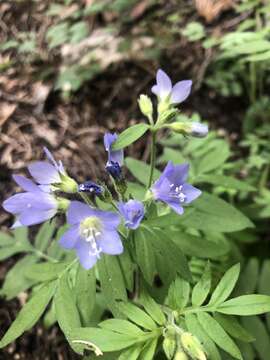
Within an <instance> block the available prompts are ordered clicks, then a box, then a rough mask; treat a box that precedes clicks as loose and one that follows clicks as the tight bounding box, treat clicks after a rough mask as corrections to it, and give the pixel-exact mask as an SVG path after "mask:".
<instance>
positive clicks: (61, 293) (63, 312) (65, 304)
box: [54, 271, 81, 353]
mask: <svg viewBox="0 0 270 360" xmlns="http://www.w3.org/2000/svg"><path fill="white" fill-rule="evenodd" d="M68 276H69V274H68V271H66V273H65V274H64V275H63V276H62V277H61V278H60V279H59V283H58V289H57V292H56V295H55V297H54V304H55V314H56V318H57V321H58V324H59V326H60V328H61V330H62V331H63V333H64V334H65V337H66V338H67V340H68V341H69V343H70V345H71V346H72V348H73V350H74V351H76V352H79V353H80V351H79V349H78V347H76V345H75V346H74V344H73V343H72V342H71V341H70V335H69V334H70V330H71V329H73V328H78V327H80V326H81V321H80V315H79V311H78V309H77V306H76V302H75V296H74V292H73V291H72V290H71V288H70V286H69V282H68Z"/></svg>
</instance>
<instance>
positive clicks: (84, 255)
mask: <svg viewBox="0 0 270 360" xmlns="http://www.w3.org/2000/svg"><path fill="white" fill-rule="evenodd" d="M75 248H76V252H77V256H78V258H79V260H80V264H81V265H82V267H83V268H85V269H86V270H88V269H91V268H92V267H93V266H94V265H95V263H96V262H97V259H98V258H97V256H95V255H91V254H90V253H89V244H87V243H86V242H85V241H83V240H82V241H78V242H77V244H76V246H75Z"/></svg>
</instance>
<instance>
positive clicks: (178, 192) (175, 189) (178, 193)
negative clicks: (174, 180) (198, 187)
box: [170, 184, 187, 203]
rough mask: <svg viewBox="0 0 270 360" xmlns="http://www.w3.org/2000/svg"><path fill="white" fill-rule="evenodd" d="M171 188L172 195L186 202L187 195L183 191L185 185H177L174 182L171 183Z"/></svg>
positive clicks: (181, 201)
mask: <svg viewBox="0 0 270 360" xmlns="http://www.w3.org/2000/svg"><path fill="white" fill-rule="evenodd" d="M170 188H171V195H172V196H173V197H176V198H178V199H179V201H180V203H183V202H185V200H186V197H187V196H186V195H185V194H184V193H183V191H182V189H183V185H179V186H175V185H174V184H171V185H170Z"/></svg>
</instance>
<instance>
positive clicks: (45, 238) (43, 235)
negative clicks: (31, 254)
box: [34, 221, 55, 251]
mask: <svg viewBox="0 0 270 360" xmlns="http://www.w3.org/2000/svg"><path fill="white" fill-rule="evenodd" d="M54 230H55V222H54V221H47V222H45V223H44V224H43V225H42V226H41V227H40V229H39V231H38V233H37V235H36V238H35V243H34V245H35V248H36V249H38V250H40V251H44V250H46V249H47V247H48V245H49V242H50V241H51V239H52V237H53V233H54Z"/></svg>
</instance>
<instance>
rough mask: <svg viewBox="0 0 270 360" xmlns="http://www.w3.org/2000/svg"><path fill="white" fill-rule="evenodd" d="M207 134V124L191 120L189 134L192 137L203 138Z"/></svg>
mask: <svg viewBox="0 0 270 360" xmlns="http://www.w3.org/2000/svg"><path fill="white" fill-rule="evenodd" d="M207 134H208V126H207V125H205V124H201V123H198V122H193V123H192V124H191V132H190V135H191V136H194V137H199V138H203V137H205V136H206V135H207Z"/></svg>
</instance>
